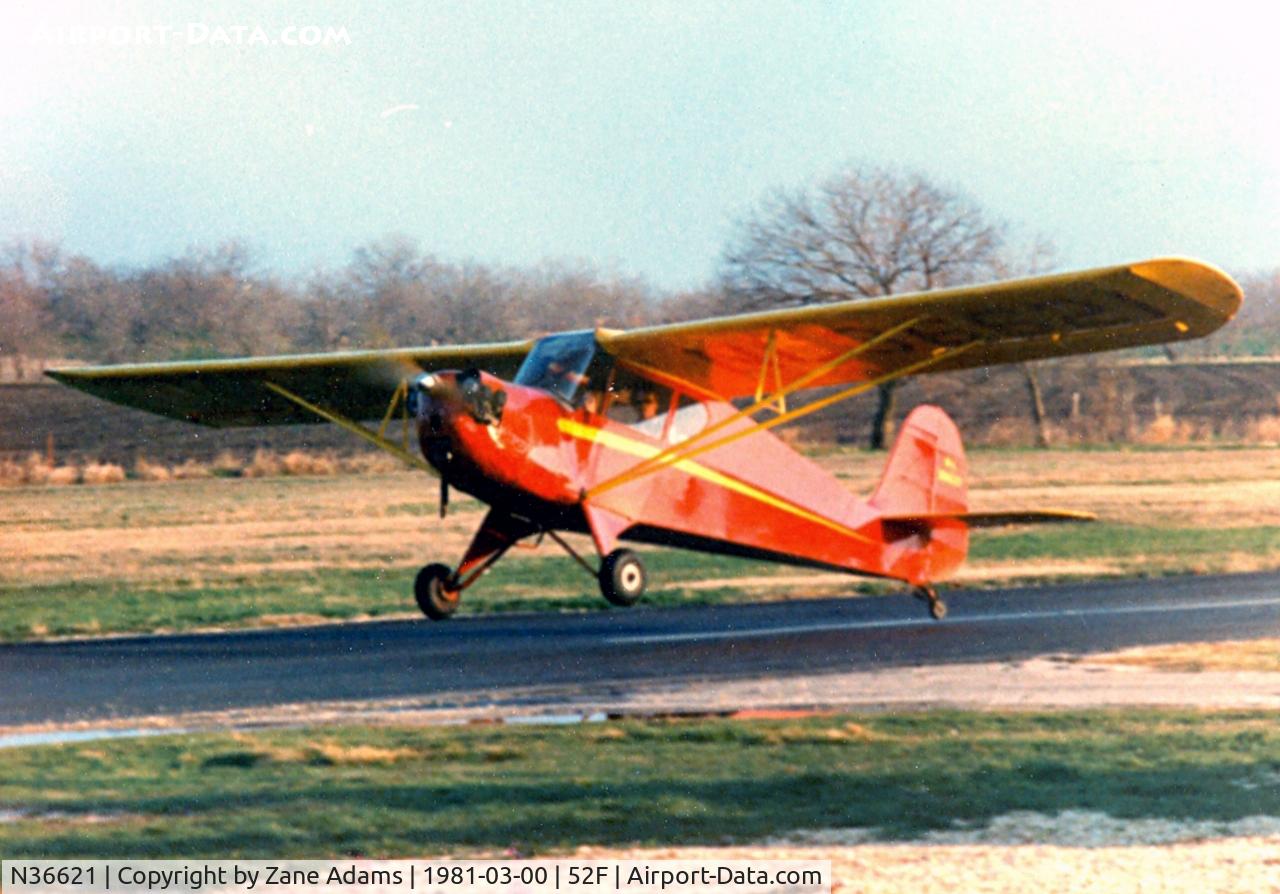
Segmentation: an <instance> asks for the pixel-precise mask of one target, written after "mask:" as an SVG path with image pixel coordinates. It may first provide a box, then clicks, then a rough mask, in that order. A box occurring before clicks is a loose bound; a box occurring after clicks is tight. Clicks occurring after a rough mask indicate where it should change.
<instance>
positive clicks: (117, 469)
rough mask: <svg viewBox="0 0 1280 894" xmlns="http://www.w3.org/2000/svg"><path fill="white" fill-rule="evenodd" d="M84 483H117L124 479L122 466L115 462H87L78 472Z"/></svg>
mask: <svg viewBox="0 0 1280 894" xmlns="http://www.w3.org/2000/svg"><path fill="white" fill-rule="evenodd" d="M80 477H81V480H82V481H83V482H84V483H85V484H118V483H120V482H121V481H124V479H125V473H124V467H123V466H118V465H116V464H115V463H89V464H88V465H87V466H85V467H84V470H83V471H82V472H81V474H80Z"/></svg>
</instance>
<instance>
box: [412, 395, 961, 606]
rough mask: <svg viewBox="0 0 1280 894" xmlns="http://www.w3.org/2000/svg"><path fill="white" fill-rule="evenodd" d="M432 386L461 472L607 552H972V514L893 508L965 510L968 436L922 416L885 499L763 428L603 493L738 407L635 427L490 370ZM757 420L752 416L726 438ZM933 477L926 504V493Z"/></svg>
mask: <svg viewBox="0 0 1280 894" xmlns="http://www.w3.org/2000/svg"><path fill="white" fill-rule="evenodd" d="M428 390H429V392H430V397H429V399H427V400H424V401H422V402H421V403H420V405H419V406H418V407H417V409H416V412H417V415H418V424H419V436H420V440H421V446H422V450H423V453H424V455H425V456H426V457H427V459H428V461H429V462H430V463H431V464H432V465H433V466H435V467H436V468H437V469H438V470H439V471H440V472H441V474H442V475H443V476H444V477H445V478H446V480H447V481H448V482H449V484H450V485H452V486H454V487H457V488H458V489H460V490H462V491H465V492H467V493H469V494H471V495H473V496H475V497H477V498H478V499H480V500H482V501H484V502H485V503H488V504H489V505H490V506H492V507H494V508H495V509H498V510H504V511H507V512H510V513H513V514H516V515H518V516H520V517H523V518H526V519H530V520H531V521H532V523H533V524H534V525H535V526H536V527H546V528H550V529H562V530H572V531H580V532H583V533H590V534H592V535H593V537H594V539H595V542H596V545H597V548H598V549H599V550H600V552H601V554H602V555H603V554H607V553H608V552H610V551H611V550H612V549H613V547H614V544H615V543H616V541H617V540H634V541H644V542H650V543H660V544H667V545H671V546H678V547H685V548H691V549H698V550H703V551H708V552H718V553H726V554H731V555H743V556H755V557H761V558H768V559H772V560H775V561H783V562H789V563H792V564H800V565H811V566H819V567H824V568H831V569H839V570H843V571H848V572H854V573H860V574H867V575H874V576H884V577H893V578H898V579H902V580H907V581H910V582H912V583H923V582H929V581H934V580H939V579H941V578H944V577H945V576H947V574H949V573H950V572H951V571H952V570H954V568H955V567H957V566H958V565H959V564H960V563H961V562H962V561H963V559H964V555H965V552H966V551H967V543H968V535H967V529H966V528H965V526H964V525H963V524H962V523H954V524H947V523H945V522H937V523H931V524H927V525H925V524H915V523H912V522H911V521H910V520H907V521H902V520H893V518H892V517H898V518H899V519H901V517H902V516H908V515H911V514H912V513H916V514H920V513H925V512H929V513H941V512H957V511H959V512H963V511H964V508H965V504H966V495H965V490H964V475H965V473H966V470H965V469H964V465H963V463H964V456H963V451H962V450H961V449H960V447H959V440H958V436H956V437H955V438H954V447H953V446H952V445H951V444H950V443H949V442H947V439H946V438H945V437H941V436H939V435H938V434H937V433H936V432H933V431H931V430H926V429H922V431H923V432H924V434H923V435H920V436H917V437H913V438H911V439H910V440H911V441H912V443H911V444H908V445H906V446H905V447H904V445H903V444H902V443H901V442H900V444H899V447H898V448H896V449H895V453H894V456H893V457H891V459H890V469H893V468H895V461H897V458H898V452H899V450H903V449H906V447H910V448H911V449H912V450H914V451H915V452H913V453H911V454H910V455H904V456H903V458H902V461H900V462H897V465H898V467H900V469H901V470H902V474H901V475H899V476H898V477H900V478H903V480H904V481H905V484H903V483H895V484H894V485H893V487H892V488H890V487H889V484H890V482H888V480H886V482H884V483H882V485H881V488H880V490H878V491H877V493H876V494H875V495H873V497H872V498H871V499H870V500H863V499H859V498H858V497H856V496H854V495H853V494H852V493H850V492H849V491H848V490H846V489H845V488H844V487H843V486H842V485H841V483H840V482H839V481H838V480H837V479H836V478H835V477H834V476H832V475H831V474H830V473H828V472H827V471H826V470H824V469H822V468H821V467H819V466H818V465H816V464H815V463H813V462H812V461H810V460H808V459H807V458H805V457H803V456H802V455H800V454H799V453H797V452H796V451H795V450H793V449H791V448H790V447H788V446H787V445H786V444H785V443H783V442H782V441H781V440H780V439H778V438H777V437H775V436H773V435H772V434H771V433H769V432H768V431H763V430H756V431H752V432H751V433H749V434H745V435H744V436H742V437H740V438H738V439H736V440H734V441H733V442H732V443H726V444H725V445H723V446H720V447H716V448H715V449H712V450H709V451H707V452H705V453H702V454H700V455H697V456H696V457H689V458H681V457H679V456H678V455H677V456H674V457H671V458H670V459H671V461H669V462H667V463H665V464H662V465H660V466H658V467H657V468H656V469H654V470H653V471H651V472H649V473H647V474H644V475H642V476H640V477H637V478H636V479H635V480H631V481H626V482H625V483H621V484H618V485H617V486H613V487H606V488H604V489H601V490H600V491H599V492H594V491H596V489H597V488H599V487H600V485H602V484H604V483H607V482H610V481H611V480H612V479H614V478H615V477H616V476H619V475H621V474H623V473H625V472H627V471H628V470H629V469H632V468H634V467H635V466H636V465H637V464H638V463H641V462H643V461H644V460H646V459H649V458H651V457H654V456H658V455H660V454H663V452H664V451H665V450H668V449H669V448H670V447H672V445H673V444H676V443H680V442H681V441H682V440H683V439H685V438H688V437H690V436H692V435H693V434H695V433H696V432H697V431H699V430H702V429H704V428H705V427H707V426H708V425H712V424H714V423H716V422H719V421H721V420H724V419H728V418H729V417H731V416H734V415H735V413H736V411H735V409H734V408H733V407H732V406H731V405H729V404H727V403H718V402H707V403H696V404H689V405H687V406H685V407H684V408H683V409H681V410H678V411H676V412H675V413H671V414H662V415H660V416H656V417H655V418H653V419H649V420H645V421H643V422H637V423H632V424H623V423H620V422H617V421H615V420H613V419H611V418H609V417H608V416H607V415H603V414H600V413H597V412H594V411H593V410H592V409H590V408H588V407H587V406H581V407H578V408H576V409H575V408H571V407H569V406H567V405H566V404H565V403H563V402H562V401H561V400H559V399H558V398H557V397H555V396H553V395H552V394H550V393H549V392H547V391H544V390H542V389H540V388H534V387H528V386H523V385H518V384H513V383H510V382H505V381H503V380H501V379H498V378H496V377H493V376H490V375H488V374H486V373H476V372H474V371H469V372H467V373H457V372H444V373H436V374H434V375H433V377H432V383H431V385H430V387H429V389H428ZM499 395H503V397H499ZM497 404H500V409H497V410H495V405H497ZM930 409H932V408H930ZM606 412H607V411H606ZM936 412H938V413H939V414H940V415H941V413H940V411H936ZM943 418H945V416H943ZM947 424H948V425H950V422H949V420H947ZM752 427H753V424H752V423H751V422H750V421H749V420H747V419H738V420H735V421H734V422H731V423H729V424H728V425H727V426H725V427H724V430H723V431H722V432H721V433H718V434H717V435H716V437H720V436H721V435H731V434H734V433H736V432H738V431H745V430H746V429H750V428H752ZM907 428H908V431H906V432H904V435H906V434H910V427H909V426H908V427H907ZM950 428H951V431H954V426H951V427H950ZM944 463H945V466H946V469H945V470H943V471H942V472H941V476H942V478H943V479H944V481H943V483H941V484H936V483H935V482H934V480H933V478H934V476H935V474H938V473H939V469H942V468H943V465H944ZM913 475H914V476H916V478H919V482H916V481H915V480H914V479H913V478H912V477H911V476H913ZM926 487H928V488H931V490H929V492H928V493H927V494H926V495H925V496H924V497H923V499H924V500H925V502H924V503H923V504H922V503H921V499H922V498H921V497H920V495H919V494H917V493H915V491H916V490H919V489H921V488H926ZM908 509H909V510H910V511H905V510H908Z"/></svg>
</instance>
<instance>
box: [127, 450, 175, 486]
mask: <svg viewBox="0 0 1280 894" xmlns="http://www.w3.org/2000/svg"><path fill="white" fill-rule="evenodd" d="M133 474H134V477H136V478H138V479H140V480H142V481H168V480H170V479H171V478H173V472H172V471H171V470H170V469H169V467H168V466H166V465H162V464H160V463H153V462H151V461H150V460H148V459H147V458H146V457H145V456H140V457H138V460H137V462H135V463H134V464H133Z"/></svg>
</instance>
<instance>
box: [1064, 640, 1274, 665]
mask: <svg viewBox="0 0 1280 894" xmlns="http://www.w3.org/2000/svg"><path fill="white" fill-rule="evenodd" d="M1089 661H1090V662H1091V663H1094V664H1106V665H1118V666H1124V667H1141V668H1150V669H1152V670H1158V671H1206V670H1214V671H1266V672H1269V673H1276V672H1280V639H1276V638H1269V639H1255V640H1230V641H1226V642H1216V643H1170V644H1167V645H1161V646H1141V647H1138V648H1133V649H1122V650H1121V651H1118V652H1108V653H1106V654H1103V655H1091V656H1089Z"/></svg>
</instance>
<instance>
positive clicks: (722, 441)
mask: <svg viewBox="0 0 1280 894" xmlns="http://www.w3.org/2000/svg"><path fill="white" fill-rule="evenodd" d="M918 321H919V318H917V319H915V320H910V321H908V322H907V323H903V324H900V325H898V326H895V327H893V329H889V330H887V331H885V332H883V333H881V334H880V335H879V336H877V337H876V338H873V339H871V340H870V341H868V342H865V343H864V344H862V345H860V346H859V347H858V348H854V349H853V350H851V351H848V352H846V353H845V354H842V355H841V356H839V357H837V358H836V359H835V360H833V361H831V362H830V363H828V364H824V365H823V366H822V367H819V368H818V369H816V370H813V371H811V372H809V373H806V374H805V375H803V376H801V377H800V378H799V379H797V380H796V381H795V382H793V383H792V384H790V385H788V386H787V387H786V388H784V389H782V390H781V391H780V392H778V394H777V395H769V396H768V397H766V398H764V399H763V400H761V401H757V402H756V403H754V404H752V405H751V406H750V407H748V408H746V409H745V410H739V411H738V412H737V413H734V414H733V415H732V416H728V417H726V418H725V419H722V420H720V421H719V422H717V423H716V424H715V425H712V426H708V427H707V428H705V429H703V430H702V431H701V432H699V433H698V434H696V435H694V436H692V437H690V438H688V439H687V440H684V441H681V442H680V443H679V444H673V445H672V446H670V447H668V448H666V449H665V450H663V451H662V452H661V453H657V454H655V455H654V456H652V457H650V458H649V459H647V460H644V461H643V462H640V463H637V464H636V465H634V466H632V467H631V468H630V469H628V470H627V471H625V472H622V473H620V474H618V475H615V476H614V477H612V478H610V479H608V480H606V481H603V482H601V483H600V484H597V485H596V486H595V487H593V488H591V490H589V491H587V497H588V498H591V497H595V496H599V495H600V494H602V493H604V492H605V491H609V490H612V489H613V488H615V487H619V486H620V485H623V484H626V483H628V482H630V481H634V480H636V479H637V478H640V477H642V476H644V475H648V474H651V473H652V472H656V471H657V470H658V469H660V468H662V467H663V466H668V465H671V464H672V463H675V462H679V461H681V460H687V459H692V458H693V457H695V456H701V455H702V454H704V453H707V452H709V451H711V450H715V449H717V448H719V447H723V446H725V445H726V444H731V443H733V442H734V441H737V440H740V439H741V438H745V437H747V436H748V435H752V434H755V433H756V432H758V431H767V430H768V429H771V428H776V427H777V426H779V425H783V424H784V423H787V422H791V421H793V420H795V419H799V418H800V417H802V416H808V415H809V414H810V413H816V412H817V411H818V410H824V409H826V408H827V407H829V406H831V405H832V404H837V403H839V402H840V401H843V400H848V399H849V398H851V397H854V396H856V395H859V394H862V393H863V392H865V391H870V390H871V389H872V388H876V387H878V386H880V385H883V384H885V383H886V382H891V381H893V380H894V379H900V378H902V377H904V376H910V375H914V374H915V373H918V372H920V371H921V370H923V369H927V368H928V367H930V366H933V365H934V364H937V363H941V362H942V361H943V360H945V359H949V358H952V357H955V356H956V355H958V354H963V353H964V352H965V351H968V350H971V349H973V348H975V347H977V346H978V345H979V344H981V343H982V342H981V341H980V340H977V339H975V340H974V341H970V342H966V343H965V344H962V345H959V346H957V347H954V348H937V349H935V351H934V353H933V354H931V355H930V356H928V357H926V358H924V359H923V360H918V361H916V362H915V363H910V364H908V365H906V366H904V367H901V368H899V369H896V370H893V371H892V372H889V373H886V374H884V375H883V376H877V377H876V378H874V379H868V380H866V381H864V382H859V383H858V384H856V385H853V386H851V387H849V388H846V389H844V390H843V391H839V392H836V393H835V394H832V395H829V396H827V397H824V398H822V399H821V400H816V401H814V402H813V403H810V404H806V405H805V406H803V407H798V408H796V409H794V410H791V411H789V412H786V413H781V414H779V415H778V416H775V417H774V418H772V419H770V420H768V421H767V422H760V423H756V424H755V425H752V426H751V427H749V428H744V429H742V430H741V431H736V432H733V433H732V434H727V435H724V436H723V437H720V438H715V439H712V440H711V441H710V443H701V442H704V441H706V440H707V439H708V438H709V437H710V436H711V435H713V434H715V433H716V432H718V431H721V430H723V429H724V428H725V427H726V426H728V425H729V424H731V423H733V422H737V421H738V420H739V419H742V418H745V417H748V416H751V415H753V414H754V413H756V412H758V411H759V410H760V409H761V408H763V407H765V406H767V405H769V404H770V403H772V402H773V401H774V400H775V399H777V397H778V396H779V395H783V396H785V395H786V394H789V393H791V392H792V391H795V390H797V389H798V388H803V387H804V383H805V382H806V381H812V379H813V378H816V377H817V376H820V375H823V374H825V373H826V372H827V371H828V367H834V366H838V365H839V364H841V363H845V362H847V361H848V360H850V359H852V356H856V353H858V352H860V351H862V350H865V349H867V348H870V347H871V346H872V345H873V344H876V343H877V342H879V341H882V340H883V339H885V338H888V337H890V336H892V335H896V334H897V333H898V332H899V331H901V330H902V329H905V328H906V327H908V326H910V325H913V324H914V323H916V322H918Z"/></svg>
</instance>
